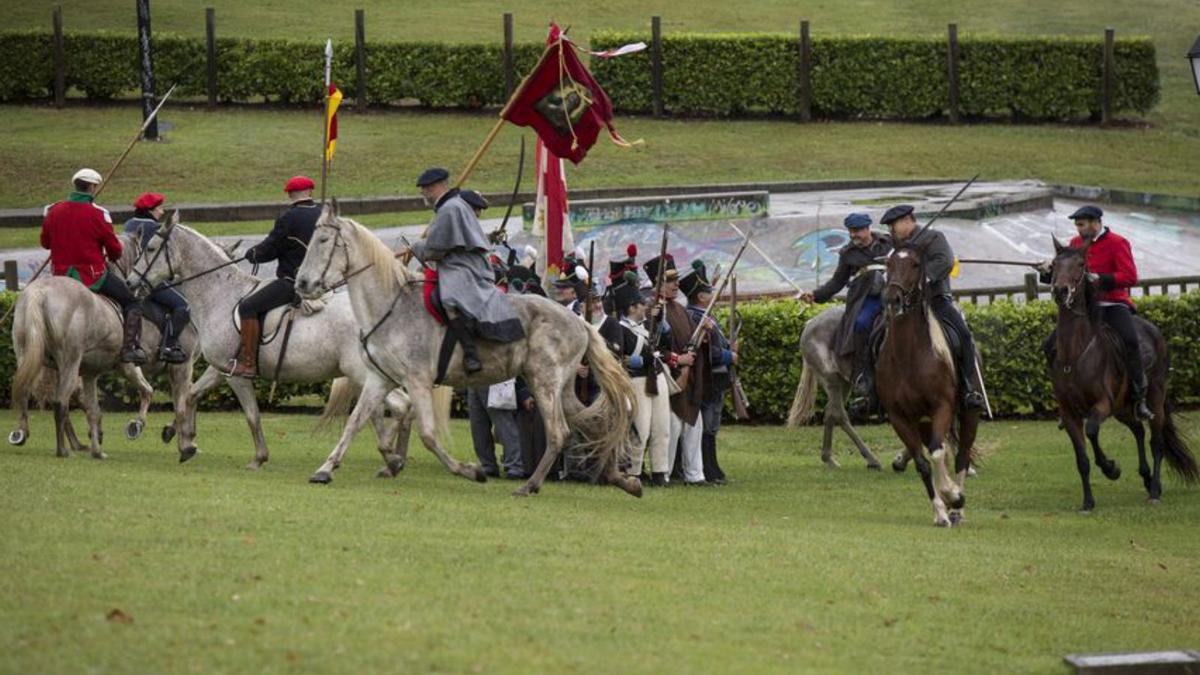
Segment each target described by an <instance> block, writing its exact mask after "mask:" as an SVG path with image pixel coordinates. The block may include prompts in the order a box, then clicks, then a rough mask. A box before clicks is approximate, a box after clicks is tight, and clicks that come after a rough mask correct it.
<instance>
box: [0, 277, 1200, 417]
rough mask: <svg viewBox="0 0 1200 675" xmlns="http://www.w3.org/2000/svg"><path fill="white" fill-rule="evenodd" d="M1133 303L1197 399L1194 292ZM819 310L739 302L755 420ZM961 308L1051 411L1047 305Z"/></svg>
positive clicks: (230, 405) (778, 413)
mask: <svg viewBox="0 0 1200 675" xmlns="http://www.w3.org/2000/svg"><path fill="white" fill-rule="evenodd" d="M15 298H16V294H14V293H10V292H4V293H0V313H3V312H4V311H7V310H8V308H9V306H10V305H11V304H12V302H13V301H14V299H15ZM1137 306H1138V311H1139V313H1140V314H1141V315H1142V316H1144V317H1145V318H1147V319H1149V320H1150V321H1152V322H1154V323H1155V324H1156V325H1158V327H1159V328H1160V329H1161V330H1162V332H1163V334H1164V335H1165V336H1166V337H1167V341H1168V344H1169V348H1170V354H1171V382H1170V388H1169V390H1170V393H1171V397H1172V399H1173V400H1175V401H1177V402H1185V403H1195V402H1197V401H1200V291H1192V292H1190V293H1186V294H1184V295H1180V296H1153V297H1148V298H1138V299H1137ZM825 307H826V306H823V305H817V306H813V305H801V304H799V303H798V302H796V301H795V300H769V301H758V302H746V303H743V304H742V305H741V306H740V307H739V309H740V311H741V313H742V316H743V318H744V319H745V324H744V329H743V339H742V351H741V362H740V365H739V368H740V370H741V375H742V384H743V385H744V386H745V388H746V395H747V396H748V397H749V398H750V403H751V406H752V409H753V412H754V415H755V421H756V422H781V421H782V420H783V419H785V418H786V417H787V411H788V406H790V405H791V402H792V395H793V394H794V393H795V390H796V383H797V382H798V381H799V380H800V370H801V368H802V365H803V364H802V360H801V357H800V350H799V346H798V341H799V339H800V332H801V330H803V328H804V323H805V322H806V321H807V320H808V319H810V318H812V317H813V316H816V315H817V314H818V313H820V312H821V311H823V310H824V309H825ZM963 307H964V310H965V312H966V314H967V320H968V321H969V322H970V324H971V328H972V330H973V331H974V333H975V341H976V343H977V344H978V345H979V348H980V351H981V352H982V353H983V361H984V378H985V380H986V382H987V387H988V395H989V396H990V398H991V402H992V408H993V410H994V411H995V412H996V414H997V415H1018V414H1022V415H1023V414H1049V413H1050V412H1052V411H1054V410H1055V409H1056V408H1057V405H1056V403H1055V402H1054V394H1053V392H1052V391H1051V388H1050V380H1049V377H1048V376H1047V374H1046V368H1045V359H1044V357H1043V356H1042V351H1041V345H1042V340H1044V339H1045V337H1046V336H1047V335H1049V334H1050V331H1051V330H1053V328H1054V317H1055V308H1054V303H1052V302H1049V301H1039V302H1032V303H1025V304H1015V303H1012V302H1007V301H1001V302H996V303H995V304H991V305H971V304H964V305H963ZM724 314H725V310H724V309H719V310H718V311H717V315H718V317H719V318H720V319H721V320H722V321H724ZM203 368H204V365H203V363H200V364H198V365H197V369H196V373H197V376H199V373H200V372H202V370H203ZM15 369H16V359H15V357H14V354H13V350H12V328H11V326H6V327H5V329H4V331H3V333H2V334H0V404H2V405H11V400H10V398H11V395H12V374H13V372H14V371H15ZM102 383H103V387H104V389H105V391H106V392H107V393H108V394H109V395H110V397H111V398H110V401H114V400H115V401H118V402H121V403H123V404H132V403H133V402H134V401H135V400H136V395H135V394H134V391H133V389H132V387H130V386H129V385H127V384H125V383H124V381H123V380H119V379H117V378H115V377H112V376H109V377H106V378H104V379H103V380H102ZM155 387H156V389H158V390H161V391H166V383H165V381H164V380H162V379H161V378H160V380H159V381H157V382H155ZM257 388H258V395H259V401H260V402H265V401H266V400H267V393H268V392H269V391H270V388H271V386H270V383H269V382H265V381H261V380H260V381H258V382H257ZM328 391H329V388H328V383H321V384H311V385H287V384H281V385H280V386H279V389H278V392H277V401H278V402H279V403H280V404H285V403H286V402H287V400H288V399H289V398H291V397H295V396H305V395H309V394H315V395H318V396H320V397H321V399H322V400H324V398H325V397H326V396H327V395H328ZM201 408H203V409H208V410H212V409H220V410H230V409H236V408H237V400H236V399H235V398H234V396H233V393H232V391H230V390H229V388H228V387H225V386H221V387H217V388H216V389H215V390H213V391H212V392H210V393H209V394H208V396H207V397H206V398H205V399H204V400H203V401H202V402H201Z"/></svg>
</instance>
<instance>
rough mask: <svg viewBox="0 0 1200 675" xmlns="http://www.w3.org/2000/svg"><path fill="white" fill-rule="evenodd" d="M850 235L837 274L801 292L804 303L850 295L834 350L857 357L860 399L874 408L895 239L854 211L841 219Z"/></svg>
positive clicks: (856, 380)
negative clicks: (879, 325) (876, 357)
mask: <svg viewBox="0 0 1200 675" xmlns="http://www.w3.org/2000/svg"><path fill="white" fill-rule="evenodd" d="M842 224H843V225H844V226H845V227H846V231H847V232H848V233H849V235H850V243H849V244H847V245H846V246H843V247H842V250H841V251H839V252H838V265H837V269H836V270H835V271H834V273H833V276H832V277H830V279H829V281H826V282H825V283H824V284H822V285H821V286H820V287H818V288H816V289H814V290H812V291H806V292H804V293H801V294H800V299H801V300H802V301H804V302H809V303H812V302H817V303H825V302H829V300H830V299H832V298H833V296H835V295H837V294H838V293H839V292H840V291H841V290H842V289H843V288H846V287H847V286H849V290H848V291H847V292H846V311H845V312H844V313H843V314H842V321H841V323H840V324H838V331H837V335H836V336H835V338H834V349H835V353H836V354H837V355H838V356H851V355H853V356H854V373H852V374H851V378H850V380H851V381H852V382H854V391H855V393H856V395H858V396H861V397H866V398H867V399H868V400H867V401H866V407H867V408H868V409H869V410H873V409H875V408H876V407H877V405H878V404H877V403H876V402H875V401H874V400H872V399H873V396H874V393H875V378H874V369H873V368H871V367H870V363H871V357H872V355H871V353H870V352H871V330H872V328H873V327H874V326H875V319H876V318H877V317H878V316H879V314H880V311H881V310H882V309H883V299H882V294H883V284H884V276H885V274H884V273H885V272H886V270H887V266H886V265H885V264H884V263H883V262H882V260H883V259H884V258H886V257H887V255H888V254H889V253H891V252H892V239H891V237H889V236H888V235H886V234H876V233H875V232H872V231H871V216H869V215H867V214H865V213H851V214H850V215H848V216H846V219H845V220H844V221H842Z"/></svg>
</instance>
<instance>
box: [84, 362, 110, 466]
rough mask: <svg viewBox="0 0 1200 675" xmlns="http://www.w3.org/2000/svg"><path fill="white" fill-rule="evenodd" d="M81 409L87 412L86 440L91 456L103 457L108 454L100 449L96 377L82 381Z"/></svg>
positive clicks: (98, 402)
mask: <svg viewBox="0 0 1200 675" xmlns="http://www.w3.org/2000/svg"><path fill="white" fill-rule="evenodd" d="M81 399H82V400H83V409H84V411H85V413H86V414H87V423H88V441H89V445H90V450H91V452H92V457H94V458H96V459H105V458H106V457H108V455H106V454H104V451H103V450H101V449H100V401H99V400H98V399H97V396H96V378H94V377H89V378H87V379H85V380H84V381H83V396H82V397H81Z"/></svg>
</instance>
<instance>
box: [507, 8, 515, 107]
mask: <svg viewBox="0 0 1200 675" xmlns="http://www.w3.org/2000/svg"><path fill="white" fill-rule="evenodd" d="M516 82H517V72H516V64H515V63H514V60H513V15H512V13H510V12H505V13H504V100H505V101H508V98H509V97H510V96H512V93H513V89H515V88H516V86H517V84H516Z"/></svg>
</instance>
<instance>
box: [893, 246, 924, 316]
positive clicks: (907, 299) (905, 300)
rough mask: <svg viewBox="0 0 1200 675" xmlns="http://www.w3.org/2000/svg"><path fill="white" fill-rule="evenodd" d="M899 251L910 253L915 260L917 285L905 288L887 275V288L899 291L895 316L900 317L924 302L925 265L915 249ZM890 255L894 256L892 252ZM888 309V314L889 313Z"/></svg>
mask: <svg viewBox="0 0 1200 675" xmlns="http://www.w3.org/2000/svg"><path fill="white" fill-rule="evenodd" d="M901 250H907V251H912V252H913V254H915V255H916V259H917V272H918V274H917V283H916V284H913V285H912V286H911V287H908V286H905V285H903V284H901V283H900V282H898V281H893V280H892V279H891V278H890V276H891V275H889V278H888V282H887V288H898V289H900V309H899V310H898V311H896V312H895V315H896V316H901V315H903V314H905V313H907V312H909V311H911V310H912V308H913V307H914V306H916V305H917V303H918V302H921V301H923V300H924V296H925V263H924V262H923V261H922V260H921V253H920V251H918V250H917V249H915V248H905V249H901ZM892 255H895V252H894V251H893V253H892ZM890 311H891V310H890V308H889V312H890Z"/></svg>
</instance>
